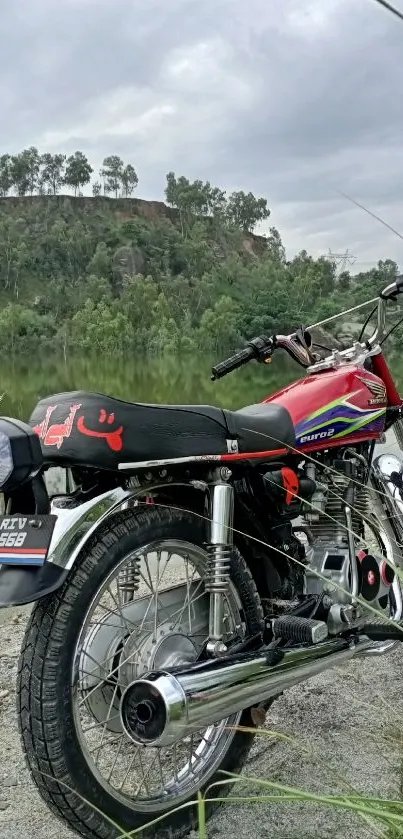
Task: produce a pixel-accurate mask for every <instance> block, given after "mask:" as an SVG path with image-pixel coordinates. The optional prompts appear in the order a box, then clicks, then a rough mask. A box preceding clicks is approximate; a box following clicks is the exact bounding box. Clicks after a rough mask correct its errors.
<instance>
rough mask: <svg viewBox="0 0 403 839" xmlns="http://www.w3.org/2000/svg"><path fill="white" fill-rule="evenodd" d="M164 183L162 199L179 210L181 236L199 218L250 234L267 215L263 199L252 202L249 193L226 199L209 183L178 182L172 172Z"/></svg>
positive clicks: (268, 212)
mask: <svg viewBox="0 0 403 839" xmlns="http://www.w3.org/2000/svg"><path fill="white" fill-rule="evenodd" d="M166 181H167V182H166V187H165V197H166V200H167V202H168V204H170V205H171V206H172V207H175V208H176V209H177V210H178V213H179V217H180V221H181V226H182V232H183V233H185V232H186V231H187V230H188V229H189V227H190V226H191V224H192V222H194V220H195V218H200V217H201V216H208V217H210V218H212V219H213V221H215V222H217V221H218V222H219V224H220V225H221V226H224V225H225V224H229V225H232V226H233V227H236V228H239V229H240V230H244V231H246V232H251V231H252V230H254V228H255V227H256V225H257V223H258V222H259V221H263V220H264V219H267V218H268V217H269V215H270V210H269V209H268V207H267V201H266V199H265V198H255V196H254V195H252V193H251V192H249V193H248V194H247V195H246V194H245V193H244V192H233V193H232V195H230V197H229V198H228V199H227V198H226V194H225V192H223V191H222V190H221V189H219V188H218V187H212V186H211V184H210V182H209V181H206V182H205V183H203V181H200V180H196V181H193V183H192V182H190V181H189V180H188V178H185V177H183V175H181V176H180V177H179V178H177V177H176V175H175V173H174V172H168V174H167V176H166Z"/></svg>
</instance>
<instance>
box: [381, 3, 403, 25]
mask: <svg viewBox="0 0 403 839" xmlns="http://www.w3.org/2000/svg"><path fill="white" fill-rule="evenodd" d="M375 3H379V5H380V6H383V8H384V9H387V11H388V12H392V14H393V15H396V17H400V20H403V12H400V11H399V9H395V7H394V6H392V5H391V3H388V1H387V0H375Z"/></svg>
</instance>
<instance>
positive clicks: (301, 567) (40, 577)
mask: <svg viewBox="0 0 403 839" xmlns="http://www.w3.org/2000/svg"><path fill="white" fill-rule="evenodd" d="M401 292H403V279H402V278H398V279H397V280H396V282H393V283H391V284H390V285H389V286H388V287H387V288H386V289H384V291H383V292H382V293H381V295H380V297H379V298H377V327H376V330H375V332H374V334H373V335H372V337H370V338H369V339H368V340H361V339H360V340H359V341H357V342H355V343H354V344H353V346H352V347H350V348H348V349H345V350H329V351H328V352H329V354H328V355H326V354H325V356H324V357H323V356H321V355H320V354H318V353H317V352H316V351H315V349H314V347H315V345H314V343H313V341H312V337H311V334H310V332H309V329H299V330H297V331H296V332H295V333H293V334H291V335H288V336H284V335H277V336H271V337H269V336H260V337H259V338H256V339H254V340H252V341H250V342H249V344H248V345H247V346H246V347H245V348H244V349H242V350H241V351H240V352H239V353H237V354H236V355H235V356H233V357H232V358H230V359H228V360H227V361H224V362H222V363H220V364H218V365H217V366H216V367H214V368H213V374H212V378H213V379H218V378H221V377H222V376H225V375H226V374H227V373H230V372H231V371H232V370H235V369H237V368H239V367H241V366H242V365H244V364H246V363H248V362H249V361H251V360H253V359H255V360H257V361H259V362H262V363H268V362H269V361H271V359H272V357H273V355H274V353H275V351H276V350H277V349H283V350H286V351H287V352H288V354H289V355H290V356H291V358H293V359H294V360H295V361H296V362H298V363H299V364H300V365H301V366H302V367H303V368H305V369H306V373H305V375H304V377H303V378H300V379H297V380H296V381H295V382H294V383H293V384H291V385H289V386H287V387H285V388H283V389H282V390H281V391H280V392H278V393H275V394H273V395H272V396H269V397H268V398H267V399H265V401H263V402H262V403H260V404H254V405H251V406H249V407H246V408H243V409H241V410H238V411H230V410H221V409H219V408H215V407H210V406H202V405H183V406H174V405H168V406H166V405H147V404H129V403H127V402H123V401H120V400H118V399H113V398H111V397H109V396H102V395H99V394H94V393H86V392H73V393H60V394H57V395H53V396H51V397H48V398H45V399H42V400H41V401H40V402H39V403H38V404H37V405H36V407H35V409H34V411H33V414H32V416H31V418H30V421H29V423H23V422H20V421H18V420H15V419H10V418H1V419H0V487H1V492H2V493H3V499H4V508H3V515H2V516H1V517H0V563H1V565H0V605H1V606H3V607H5V606H10V605H11V606H16V605H21V604H31V603H34V604H35V605H34V606H33V609H32V611H31V615H30V619H29V622H28V626H27V629H26V633H25V639H24V642H23V646H22V650H21V655H20V660H19V668H18V685H17V704H18V718H19V727H20V734H21V740H22V745H23V750H24V752H25V755H26V759H27V761H28V765H29V768H30V771H31V773H32V777H33V780H34V782H35V784H36V786H37V788H38V790H39V792H40V794H41V796H42V797H43V799H44V800H45V802H46V803H47V804H48V806H49V807H50V809H51V810H52V811H53V813H54V814H56V815H57V816H58V817H59V818H61V819H62V820H64V822H65V824H66V825H68V826H69V827H70V828H71V829H72V830H75V831H76V832H77V833H79V834H80V835H82V836H84V837H88V839H89V837H92V839H93V837H99V839H115V838H116V837H118V836H120V835H122V831H126V832H129V831H133V830H136V829H143V832H142V833H141V835H142V837H143V839H145V837H151V836H153V837H156V839H158V838H159V839H162V837H165V836H168V835H169V836H175V837H182V836H185V835H187V834H188V832H189V831H190V830H191V829H192V828H193V827H194V826H195V820H196V808H195V806H194V802H195V801H196V800H197V794H198V793H199V792H202V793H203V794H205V793H206V791H208V789H209V788H210V787H211V786H212V785H214V783H215V782H217V781H221V782H222V780H223V778H224V779H227V780H228V789H229V788H230V785H231V779H228V778H227V776H226V775H223V773H239V772H240V770H241V769H242V766H243V764H244V763H245V761H246V759H247V756H248V753H249V750H250V748H251V745H252V742H253V736H254V731H255V730H256V728H257V727H258V726H259V725H262V724H263V721H264V719H265V716H266V713H267V712H268V710H269V707H270V705H271V703H272V702H273V701H274V700H275V699H276V697H278V696H279V695H280V694H281V693H282V692H283V691H284V690H286V689H287V688H289V687H291V686H294V685H297V684H298V683H300V682H302V681H304V680H306V679H309V678H311V677H312V676H314V675H316V674H319V673H322V672H323V671H324V670H326V669H327V668H331V667H333V666H335V665H336V666H337V665H340V664H342V663H344V662H347V661H349V660H350V659H352V658H357V657H364V656H377V655H381V654H384V653H386V652H388V651H390V650H391V649H392V648H393V647H394V646H395V645H396V644H398V643H399V642H400V641H401V640H402V638H403V634H402V632H403V629H402V625H401V623H400V621H401V618H402V589H401V585H400V576H401V571H399V569H401V568H402V547H401V546H402V539H403V466H402V461H401V459H400V458H399V457H397V456H395V455H391V454H380V455H379V456H375V445H376V443H377V442H379V441H381V440H382V439H383V435H384V433H385V431H386V430H387V429H389V428H391V427H392V426H394V428H395V431H396V436H397V438H398V442H399V445H400V447H401V448H403V422H402V412H403V401H402V399H401V398H400V396H399V394H398V392H397V389H396V387H395V384H394V382H393V378H392V375H391V373H390V371H389V368H388V366H387V363H386V361H385V358H384V356H383V352H382V346H381V344H382V340H383V339H384V337H385V323H386V306H387V303H388V301H390V300H396V298H397V296H398V294H400V293H401ZM356 308H359V307H356ZM374 311H375V310H374ZM361 337H362V336H361ZM322 349H323V348H322ZM324 349H325V350H326V348H324ZM326 352H327V350H326ZM54 467H61V468H62V470H63V474H64V475H65V476H66V487H65V492H63V493H61V492H59V493H58V494H56V495H55V494H53V496H50V494H49V490H48V483H47V473H48V471H49V469H51V468H54ZM222 795H223V788H222V787H221V786H220V788H219V797H220V798H222ZM213 797H214V795H213ZM215 797H217V795H216V796H215ZM186 804H189V806H185V805H186ZM151 821H154V822H155V823H154V824H153V826H152V827H149V828H148V827H146V825H148V824H149V823H150V822H151Z"/></svg>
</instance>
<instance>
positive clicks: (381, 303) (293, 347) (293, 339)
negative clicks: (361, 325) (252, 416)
mask: <svg viewBox="0 0 403 839" xmlns="http://www.w3.org/2000/svg"><path fill="white" fill-rule="evenodd" d="M402 292H403V275H402V276H400V277H397V278H396V280H395V282H393V283H390V284H389V285H388V286H386V288H384V289H383V290H382V291H381V293H380V294H379V299H378V322H377V327H376V329H375V332H374V334H373V335H371V337H370V338H368V340H367V341H365V345H366V346H367V347H373V346H375V344H377V343H378V341H380V340H381V338H382V337H383V334H384V332H385V322H386V304H387V301H388V300H395V299H396V297H397V295H398V294H401V293H402ZM363 305H365V304H363ZM340 314H342V313H340ZM335 317H340V315H335ZM329 320H333V318H329ZM310 345H311V336H310V333H309V331H308V330H303V329H300V330H298V331H297V332H295V333H293V334H292V335H277V336H274V335H273V336H270V337H269V336H267V335H260V336H259V337H258V338H254V339H253V340H252V341H249V342H248V344H247V346H246V347H245V348H244V349H243V350H240V351H239V352H237V353H235V355H233V356H231V358H227V359H226V360H225V361H221V362H220V363H219V364H216V365H215V367H213V368H212V376H211V379H212V381H215V380H216V379H222V378H223V376H226V375H227V374H228V373H231V372H232V371H233V370H237V369H238V368H239V367H243V365H244V364H247V363H248V362H249V361H251V360H252V359H256V361H259V362H267V361H268V360H269V359H270V358H271V356H272V354H273V352H274V350H275V349H280V348H282V349H285V350H287V352H288V353H289V354H290V355H291V356H292V358H293V359H294V360H295V361H297V362H298V364H300V365H301V366H302V367H309V366H310V365H311V364H313V363H314V362H315V360H316V359H315V357H314V356H313V354H312V352H311V350H310Z"/></svg>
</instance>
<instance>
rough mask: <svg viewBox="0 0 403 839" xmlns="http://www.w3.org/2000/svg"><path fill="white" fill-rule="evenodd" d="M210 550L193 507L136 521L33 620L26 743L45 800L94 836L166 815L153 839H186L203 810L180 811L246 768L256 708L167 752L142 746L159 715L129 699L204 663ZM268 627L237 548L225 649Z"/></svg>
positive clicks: (109, 536) (104, 541)
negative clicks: (131, 690)
mask: <svg viewBox="0 0 403 839" xmlns="http://www.w3.org/2000/svg"><path fill="white" fill-rule="evenodd" d="M202 544H203V523H202V522H201V521H200V520H197V519H196V518H194V517H193V516H191V515H190V514H187V513H185V512H183V511H181V510H177V509H173V510H160V509H158V508H156V507H151V506H150V507H148V508H147V509H146V511H145V512H142V513H139V512H138V511H135V512H130V513H128V512H126V513H125V514H124V515H122V517H121V518H120V519H119V520H117V521H116V520H115V523H114V525H113V526H111V528H110V529H109V530H108V531H106V532H104V533H103V536H102V538H101V539H98V541H94V542H93V543H92V544H91V545H90V547H89V549H88V551H87V553H86V555H85V556H83V557H82V559H81V562H80V564H79V565H78V566H77V568H76V569H75V570H73V572H72V573H71V575H70V577H69V579H68V580H67V582H66V583H65V585H64V587H63V590H62V591H61V592H59V593H58V594H57V595H52V596H51V597H50V598H48V599H47V600H46V601H43V602H41V603H39V604H38V605H37V606H36V608H35V610H34V612H33V614H32V618H31V621H30V624H29V626H28V629H27V633H26V638H25V645H24V649H23V651H22V654H21V660H20V670H19V712H20V725H21V733H22V740H23V745H24V748H25V752H26V754H27V758H28V762H29V765H30V768H31V771H32V774H33V777H34V780H35V782H36V784H37V786H38V788H39V790H40V792H41V794H42V796H43V797H44V798H45V800H46V801H47V803H48V804H49V806H51V808H52V809H53V810H55V811H56V812H57V813H58V815H59V816H62V818H63V819H65V821H67V822H68V823H69V825H70V826H71V827H73V828H75V829H76V830H77V831H78V832H79V833H81V834H82V835H83V836H86V837H90V836H91V837H94V836H96V837H103V839H112V837H117V836H119V835H120V831H119V829H118V828H117V827H116V826H114V825H113V824H112V822H114V823H115V825H118V826H119V828H123V829H124V830H126V831H130V830H133V829H136V828H140V827H141V826H142V825H147V824H148V823H149V822H150V821H152V820H154V819H156V818H158V817H159V816H161V815H163V814H166V813H168V814H169V815H167V816H166V817H165V818H164V819H163V821H161V822H160V823H159V824H157V825H155V826H154V827H153V828H150V833H149V834H148V832H147V833H143V834H142V835H143V837H145V836H148V835H150V836H154V837H156V839H158V837H159V836H161V837H162V836H164V837H165V836H171V835H172V836H175V837H180V836H184V835H186V833H187V832H188V831H189V830H190V829H191V828H192V826H193V825H194V823H195V808H194V807H193V806H191V807H187V808H184V809H181V810H179V812H177V813H170V811H171V810H172V809H173V808H175V807H177V806H178V805H179V804H181V803H184V802H186V801H194V800H195V798H196V795H197V791H198V790H199V789H203V788H205V787H206V786H208V785H209V784H211V783H213V782H214V780H217V779H218V778H220V780H222V776H221V774H218V773H220V771H221V770H226V771H232V772H236V771H239V770H240V769H241V767H242V765H243V763H244V761H245V759H246V757H247V754H248V751H249V748H250V745H251V740H252V738H251V736H250V735H249V734H245V733H243V732H240V731H235V730H234V728H235V727H236V726H238V725H239V724H242V725H247V726H252V721H251V717H250V712H249V711H245V712H243V713H242V714H235V715H232V716H231V717H228V718H227V719H225V720H222V721H220V722H218V723H216V724H215V725H211V726H209V727H208V728H207V729H205V730H203V731H200V732H197V733H195V734H193V735H191V736H189V737H186V738H184V739H183V740H181V741H178V742H177V743H176V744H174V745H172V746H170V747H161V748H155V747H148V746H147V747H145V746H143V745H141V746H140V745H137V744H136V742H135V736H134V733H135V731H136V729H137V728H138V726H139V725H141V724H142V723H144V724H145V723H147V722H148V721H149V720H148V717H147V719H146V716H147V708H146V707H145V706H144V707H143V706H136V707H135V708H133V709H130V708H129V709H128V706H127V703H126V704H125V702H124V697H125V691H126V697H127V695H128V693H127V688H128V687H129V685H130V684H131V683H132V682H133V681H135V680H136V679H138V678H140V677H141V676H142V675H144V674H145V673H147V672H148V671H150V670H171V669H172V668H174V667H178V666H180V665H189V664H191V663H192V662H195V661H196V660H197V659H198V658H199V657H200V656H201V655H202V654H203V651H204V648H205V642H206V641H207V637H208V619H209V596H208V594H207V593H206V592H205V588H204V582H203V578H204V575H205V571H206V562H207V554H206V552H205V550H204V549H203V548H202ZM262 619H263V613H262V608H261V604H260V600H259V597H258V594H257V591H256V588H255V586H254V583H253V580H252V578H251V575H250V572H249V571H248V569H247V567H246V565H245V563H244V561H243V560H242V558H241V556H240V555H239V553H238V552H237V551H234V555H233V559H232V570H231V585H230V590H229V593H228V596H227V597H226V601H225V641H226V642H227V643H228V644H231V642H232V641H239V640H242V639H243V638H245V637H247V636H248V635H254V634H255V633H257V632H259V631H260V630H261V628H262ZM122 700H123V701H122ZM57 782H60V783H61V786H59V784H58V783H57ZM221 794H222V789H221V788H220V795H221ZM91 804H93V805H95V807H96V808H97V809H96V810H95V809H94V807H91ZM159 831H161V832H159Z"/></svg>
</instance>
